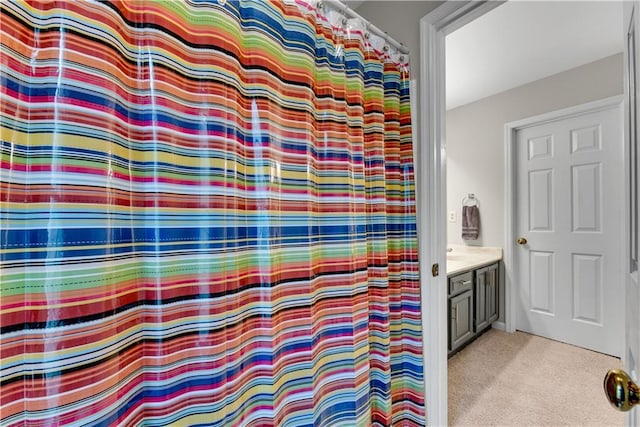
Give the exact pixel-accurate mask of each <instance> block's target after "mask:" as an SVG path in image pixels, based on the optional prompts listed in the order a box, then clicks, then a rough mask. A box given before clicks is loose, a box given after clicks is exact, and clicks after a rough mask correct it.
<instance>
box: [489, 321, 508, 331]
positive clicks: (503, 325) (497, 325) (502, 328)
mask: <svg viewBox="0 0 640 427" xmlns="http://www.w3.org/2000/svg"><path fill="white" fill-rule="evenodd" d="M491 327H492V328H493V329H497V330H499V331H506V330H507V324H506V323H504V322H493V323H492V324H491Z"/></svg>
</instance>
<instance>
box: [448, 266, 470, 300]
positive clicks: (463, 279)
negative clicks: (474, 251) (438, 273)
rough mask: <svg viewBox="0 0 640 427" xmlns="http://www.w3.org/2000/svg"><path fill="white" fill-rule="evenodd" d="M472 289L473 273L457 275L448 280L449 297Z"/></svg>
mask: <svg viewBox="0 0 640 427" xmlns="http://www.w3.org/2000/svg"><path fill="white" fill-rule="evenodd" d="M472 288H473V271H467V272H466V273H462V274H458V275H456V276H452V277H450V278H449V296H450V297H451V296H454V295H457V294H459V293H460V292H464V291H467V290H471V289H472Z"/></svg>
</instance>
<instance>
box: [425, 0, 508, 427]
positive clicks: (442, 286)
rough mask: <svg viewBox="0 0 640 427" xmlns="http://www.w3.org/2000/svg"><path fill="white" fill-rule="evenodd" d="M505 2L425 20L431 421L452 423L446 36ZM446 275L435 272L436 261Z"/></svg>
mask: <svg viewBox="0 0 640 427" xmlns="http://www.w3.org/2000/svg"><path fill="white" fill-rule="evenodd" d="M501 3H502V2H501V1H456V2H452V1H447V2H445V3H444V4H442V5H441V6H439V7H438V8H436V9H435V10H433V11H432V12H430V13H429V14H427V15H426V16H424V17H422V19H421V20H420V82H421V87H420V107H421V111H422V113H421V117H420V120H419V123H420V144H419V146H418V147H417V150H416V151H417V154H418V155H417V156H416V170H417V176H416V178H417V183H416V189H417V190H418V193H417V199H418V200H417V201H418V203H417V214H418V236H419V242H418V246H419V259H420V283H421V289H422V292H421V301H422V310H421V312H422V340H423V357H424V365H423V366H424V372H425V375H424V378H425V399H426V402H425V403H426V406H427V425H429V426H440V425H442V426H444V425H447V278H446V273H445V272H446V256H445V255H446V245H447V235H446V234H447V231H446V230H447V223H446V208H447V199H446V154H445V114H446V111H445V96H446V94H445V36H446V34H448V33H450V32H451V31H454V30H455V29H457V28H460V27H461V26H463V25H464V24H466V23H468V22H470V21H472V20H473V19H475V18H477V17H479V16H481V15H483V14H484V13H486V12H487V11H489V10H491V9H493V8H494V7H497V6H499V5H500V4H501ZM436 263H437V264H438V265H439V266H440V271H441V273H440V275H439V276H438V277H435V278H434V277H432V276H431V266H432V265H433V264H436Z"/></svg>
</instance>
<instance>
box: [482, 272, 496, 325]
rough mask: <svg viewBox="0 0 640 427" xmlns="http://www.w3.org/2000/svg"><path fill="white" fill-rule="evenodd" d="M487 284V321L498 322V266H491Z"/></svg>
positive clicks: (486, 274)
mask: <svg viewBox="0 0 640 427" xmlns="http://www.w3.org/2000/svg"><path fill="white" fill-rule="evenodd" d="M485 277H486V282H487V293H486V295H487V303H486V313H487V321H488V322H489V323H493V322H495V321H496V320H498V317H499V316H498V315H499V313H498V264H494V265H492V266H489V267H488V269H487V272H486V273H485Z"/></svg>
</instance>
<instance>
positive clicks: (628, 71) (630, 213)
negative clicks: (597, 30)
mask: <svg viewBox="0 0 640 427" xmlns="http://www.w3.org/2000/svg"><path fill="white" fill-rule="evenodd" d="M623 7H624V13H623V16H624V20H623V31H624V32H623V34H624V39H625V52H624V65H625V69H624V72H625V88H624V91H625V108H624V110H625V111H624V129H625V135H624V137H625V138H624V141H625V144H624V147H625V152H624V154H625V156H624V157H625V162H624V165H623V166H624V170H625V175H626V176H625V184H626V185H625V200H626V202H627V203H626V204H625V219H626V220H625V241H624V243H625V251H624V260H625V262H624V273H625V274H624V276H625V277H624V279H625V345H624V353H623V357H622V359H623V362H624V368H625V370H626V372H628V373H629V376H630V377H631V379H632V380H634V381H635V382H636V383H638V380H640V378H639V377H638V361H639V360H640V289H639V287H640V277H639V275H638V263H639V262H640V255H639V253H638V251H639V247H640V245H639V241H640V229H639V224H640V211H639V210H638V208H639V206H638V191H639V188H640V181H639V173H638V163H639V160H638V156H639V152H640V147H638V117H637V116H638V114H637V108H636V107H637V100H638V87H639V84H638V58H639V57H640V54H639V47H638V40H637V34H638V32H639V31H640V23H639V22H640V19H639V17H638V14H639V13H640V3H639V2H637V1H636V2H625V3H624V6H623ZM621 308H622V307H621ZM624 382H626V379H625V380H624ZM605 389H607V383H606V382H605ZM613 391H616V390H615V388H609V394H610V395H609V399H610V400H611V401H612V402H614V403H615V404H616V405H619V406H620V407H624V406H627V407H628V400H627V396H625V395H624V393H621V392H620V391H619V390H617V391H618V392H617V393H613ZM639 424H640V415H639V414H638V409H633V410H631V411H630V412H628V417H627V419H626V425H628V426H637V425H639Z"/></svg>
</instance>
